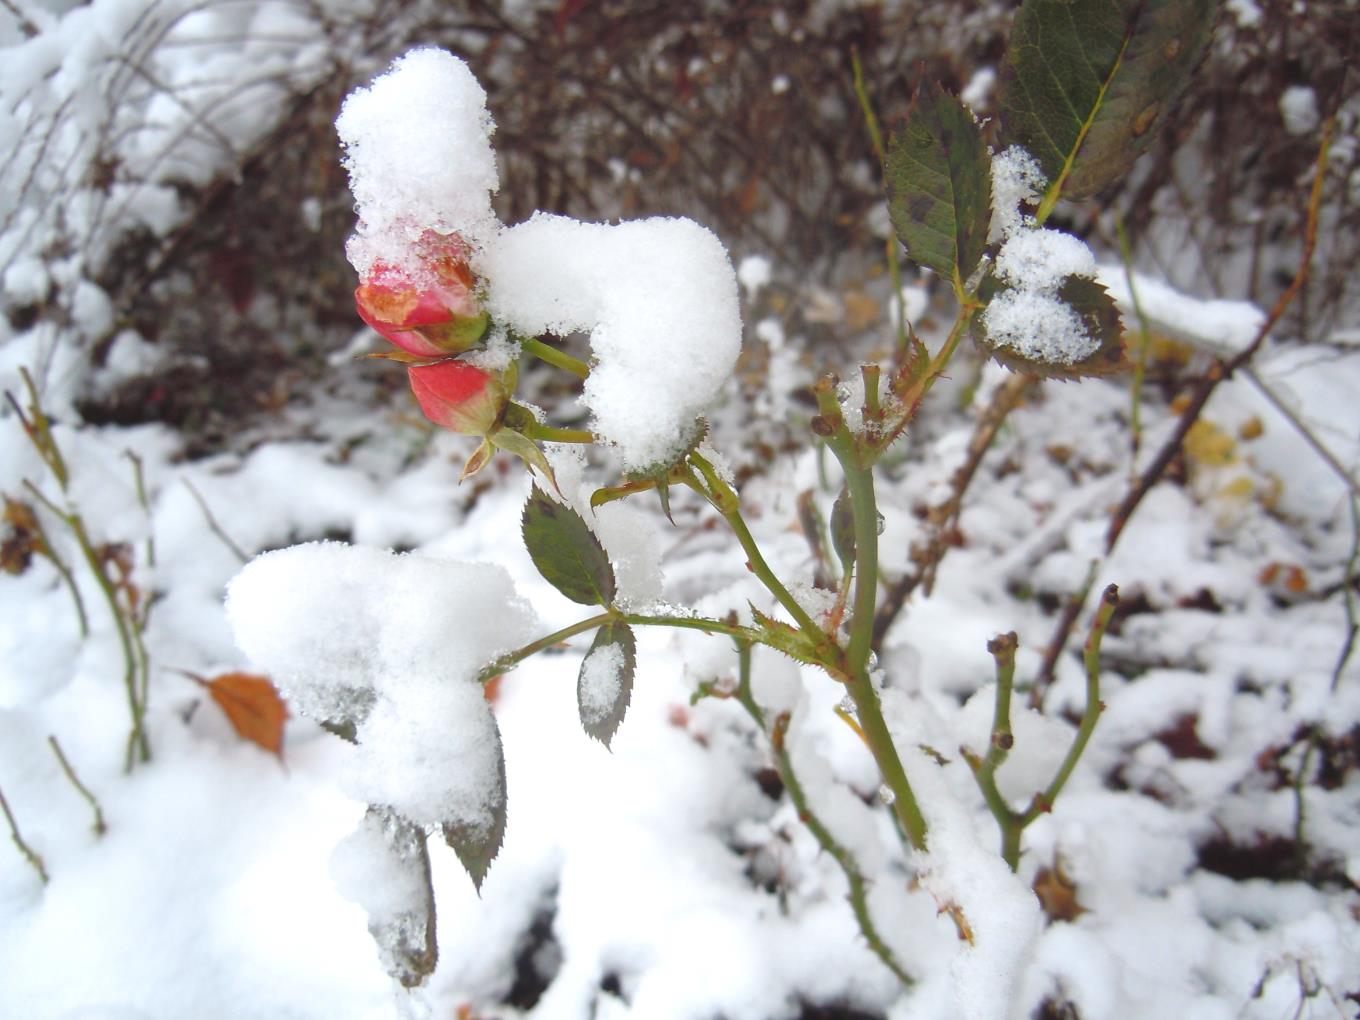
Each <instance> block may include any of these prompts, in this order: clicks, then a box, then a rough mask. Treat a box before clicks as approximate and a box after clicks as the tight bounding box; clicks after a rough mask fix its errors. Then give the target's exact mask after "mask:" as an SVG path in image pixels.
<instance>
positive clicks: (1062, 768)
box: [1020, 584, 1119, 827]
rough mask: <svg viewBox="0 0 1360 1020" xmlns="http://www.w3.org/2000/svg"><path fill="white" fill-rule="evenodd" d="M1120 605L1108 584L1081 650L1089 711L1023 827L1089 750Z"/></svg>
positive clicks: (1047, 804)
mask: <svg viewBox="0 0 1360 1020" xmlns="http://www.w3.org/2000/svg"><path fill="white" fill-rule="evenodd" d="M1118 606H1119V588H1118V587H1117V586H1116V585H1113V584H1112V585H1109V586H1108V587H1107V588H1106V589H1105V591H1104V592H1102V593H1101V596H1100V605H1099V606H1097V607H1096V615H1095V619H1094V620H1092V621H1091V631H1090V633H1089V634H1088V635H1087V636H1086V646H1085V648H1084V649H1083V654H1082V659H1083V661H1084V662H1085V664H1086V711H1085V712H1083V713H1082V717H1081V723H1080V725H1079V726H1078V727H1077V735H1076V738H1075V739H1074V740H1073V741H1072V746H1071V747H1069V748H1068V749H1067V757H1065V758H1064V759H1063V761H1062V764H1061V765H1059V766H1058V771H1057V774H1056V775H1054V777H1053V782H1051V783H1049V784H1048V789H1046V790H1045V791H1044V792H1043V793H1041V794H1037V795H1036V796H1035V797H1034V800H1033V801H1032V802H1031V803H1030V806H1029V807H1028V808H1027V809H1026V810H1025V813H1024V814H1023V815H1021V816H1020V821H1021V825H1022V827H1023V826H1028V825H1029V824H1030V823H1031V822H1033V821H1034V819H1036V818H1038V817H1039V816H1040V815H1041V814H1044V813H1045V812H1048V811H1051V810H1053V803H1054V802H1055V801H1056V800H1057V799H1058V795H1059V794H1060V793H1062V789H1063V787H1064V786H1066V785H1067V780H1068V778H1069V777H1070V776H1071V775H1072V770H1073V769H1075V768H1076V767H1077V762H1078V761H1079V760H1080V759H1081V756H1082V753H1083V752H1084V751H1085V750H1086V745H1087V743H1088V742H1089V741H1090V739H1091V734H1092V733H1094V732H1095V728H1096V723H1097V722H1099V720H1100V714H1101V712H1103V711H1104V710H1105V705H1104V703H1103V702H1102V701H1101V700H1100V643H1101V641H1102V639H1104V637H1105V631H1106V630H1107V629H1108V628H1109V626H1110V618H1111V617H1113V616H1114V611H1115V609H1116V608H1118Z"/></svg>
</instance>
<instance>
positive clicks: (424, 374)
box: [406, 361, 510, 436]
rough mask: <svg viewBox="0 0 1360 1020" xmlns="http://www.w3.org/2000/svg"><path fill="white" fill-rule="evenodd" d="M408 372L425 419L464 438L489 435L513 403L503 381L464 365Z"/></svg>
mask: <svg viewBox="0 0 1360 1020" xmlns="http://www.w3.org/2000/svg"><path fill="white" fill-rule="evenodd" d="M406 371H407V374H408V375H409V377H410V380H411V392H412V393H414V394H415V395H416V400H417V401H419V402H420V409H421V410H422V411H424V412H425V417H427V418H429V419H430V421H432V422H434V423H435V424H436V425H442V426H443V427H444V428H446V429H451V430H453V431H454V432H460V433H462V434H463V435H467V436H485V435H489V434H490V433H491V432H493V431H494V430H495V429H496V427H497V426H498V425H499V424H500V420H501V417H502V415H503V414H504V413H505V407H506V405H507V404H508V403H509V402H510V391H509V389H508V388H507V386H506V383H505V380H504V378H503V377H501V376H500V375H498V374H497V373H494V372H488V371H486V370H485V369H482V368H478V367H477V366H476V365H469V364H468V363H467V362H464V361H436V362H434V363H433V364H430V365H411V366H410V367H409V368H407V370H406Z"/></svg>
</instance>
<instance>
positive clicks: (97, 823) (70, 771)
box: [47, 735, 109, 836]
mask: <svg viewBox="0 0 1360 1020" xmlns="http://www.w3.org/2000/svg"><path fill="white" fill-rule="evenodd" d="M47 743H48V744H49V745H50V746H51V748H52V753H53V754H54V755H56V756H57V762H58V763H59V764H60V765H61V770H62V772H64V773H66V778H67V779H69V780H70V781H71V785H72V786H74V787H75V788H76V791H77V792H78V793H79V794H80V795H81V796H82V797H83V798H85V803H86V804H89V805H90V810H91V811H93V812H94V824H93V826H92V828H93V829H94V834H95V835H96V836H102V835H104V833H106V832H108V831H109V827H108V826H107V825H105V824H104V812H103V810H102V809H101V808H100V806H99V801H98V800H97V799H96V798H95V795H94V794H93V793H91V792H90V788H89V787H88V786H86V785H85V784H84V783H82V782H81V781H80V777H79V776H78V775H76V770H75V769H74V768H72V767H71V763H70V761H68V760H67V758H66V755H65V753H64V752H63V751H62V749H61V744H59V743H57V738H56V737H55V736H51V735H49V736H48V738H47Z"/></svg>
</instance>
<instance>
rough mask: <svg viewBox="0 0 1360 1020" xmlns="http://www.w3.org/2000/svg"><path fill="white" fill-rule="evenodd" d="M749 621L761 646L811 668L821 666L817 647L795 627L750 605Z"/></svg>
mask: <svg viewBox="0 0 1360 1020" xmlns="http://www.w3.org/2000/svg"><path fill="white" fill-rule="evenodd" d="M747 604H748V605H750V603H747ZM751 619H752V620H753V621H754V622H755V629H756V632H757V634H758V635H759V636H758V637H757V640H758V641H760V643H761V644H764V645H768V646H769V647H771V648H773V649H774V650H775V651H777V652H783V653H784V654H785V655H787V656H788V657H789V658H791V659H795V660H797V661H798V662H804V663H807V664H808V665H811V666H818V665H821V664H822V659H821V656H820V654H819V650H818V648H817V645H816V644H815V643H814V642H813V641H812V639H811V638H810V637H808V635H807V634H805V633H803V632H802V631H801V630H799V629H798V628H797V627H795V626H793V625H792V624H788V623H783V622H782V621H780V620H776V619H774V618H773V617H771V616H766V615H765V614H764V613H762V612H761V611H760V610H759V609H757V608H756V607H755V606H754V605H751Z"/></svg>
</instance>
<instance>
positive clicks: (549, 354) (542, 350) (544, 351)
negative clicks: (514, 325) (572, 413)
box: [518, 337, 590, 379]
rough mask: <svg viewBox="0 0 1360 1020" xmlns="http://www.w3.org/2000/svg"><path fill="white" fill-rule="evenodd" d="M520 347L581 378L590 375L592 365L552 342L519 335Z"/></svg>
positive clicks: (527, 352) (539, 358) (525, 351)
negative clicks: (546, 342)
mask: <svg viewBox="0 0 1360 1020" xmlns="http://www.w3.org/2000/svg"><path fill="white" fill-rule="evenodd" d="M518 339H519V345H520V349H521V350H523V351H524V353H526V354H532V355H533V356H534V357H535V358H537V359H538V360H539V361H545V362H547V363H548V364H549V365H552V366H553V367H555V368H560V369H562V370H563V371H566V372H570V373H571V374H572V375H574V376H576V377H577V378H579V379H585V378H586V377H587V376H589V375H590V366H589V365H587V364H586V363H585V362H584V361H582V360H581V359H580V358H574V357H572V356H571V355H570V354H568V353H567V352H566V351H564V350H561V349H559V348H557V347H553V346H552V345H551V344H545V343H544V342H543V341H542V340H535V339H534V338H533V337H519V338H518Z"/></svg>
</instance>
